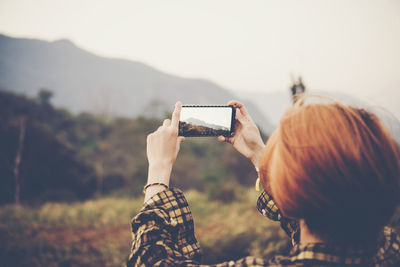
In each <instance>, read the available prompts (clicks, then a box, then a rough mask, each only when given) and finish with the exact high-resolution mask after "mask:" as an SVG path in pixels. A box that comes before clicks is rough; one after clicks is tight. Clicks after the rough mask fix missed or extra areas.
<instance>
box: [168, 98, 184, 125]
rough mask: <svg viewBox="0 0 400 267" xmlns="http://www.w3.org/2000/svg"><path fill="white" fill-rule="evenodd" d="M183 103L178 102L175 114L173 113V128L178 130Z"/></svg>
mask: <svg viewBox="0 0 400 267" xmlns="http://www.w3.org/2000/svg"><path fill="white" fill-rule="evenodd" d="M181 110H182V103H181V102H180V101H178V102H176V104H175V109H174V112H173V113H172V120H171V126H172V127H174V128H178V125H179V118H180V117H181Z"/></svg>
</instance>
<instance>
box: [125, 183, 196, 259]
mask: <svg viewBox="0 0 400 267" xmlns="http://www.w3.org/2000/svg"><path fill="white" fill-rule="evenodd" d="M132 239H133V243H132V250H131V254H130V256H129V258H128V262H127V266H178V265H187V264H189V263H192V264H196V263H198V262H200V259H201V252H200V245H199V243H198V242H197V240H196V238H195V236H194V226H193V218H192V214H191V212H190V209H189V206H188V203H187V201H186V199H185V197H184V196H183V193H182V192H181V191H180V190H178V189H175V188H171V189H169V190H164V191H162V192H160V193H158V194H156V195H154V196H153V197H152V198H150V199H149V200H148V201H147V202H146V203H145V204H144V206H143V207H142V209H141V210H140V212H139V213H138V214H137V215H136V216H135V217H134V218H133V219H132Z"/></svg>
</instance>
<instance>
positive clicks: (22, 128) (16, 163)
mask: <svg viewBox="0 0 400 267" xmlns="http://www.w3.org/2000/svg"><path fill="white" fill-rule="evenodd" d="M25 127H26V117H21V118H20V120H19V138H18V148H17V153H16V155H15V161H14V169H13V173H14V201H15V204H17V205H18V204H19V200H20V196H19V194H20V184H19V165H20V164H21V159H22V151H23V150H24V140H25Z"/></svg>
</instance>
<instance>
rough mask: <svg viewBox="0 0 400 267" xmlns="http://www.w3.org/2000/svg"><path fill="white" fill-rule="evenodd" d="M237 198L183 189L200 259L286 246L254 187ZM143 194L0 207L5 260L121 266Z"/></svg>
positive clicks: (21, 263)
mask: <svg viewBox="0 0 400 267" xmlns="http://www.w3.org/2000/svg"><path fill="white" fill-rule="evenodd" d="M244 192H245V193H243V194H242V195H241V196H240V198H239V199H238V200H236V201H235V202H232V203H229V204H226V203H220V202H216V201H209V200H208V199H207V197H206V196H205V195H204V194H201V193H198V192H195V191H190V192H187V193H186V195H187V198H188V202H189V204H190V207H191V209H192V211H193V216H194V220H195V229H196V236H197V237H198V239H199V241H200V243H201V245H202V248H203V251H204V254H205V255H204V263H215V262H218V261H222V260H228V259H233V258H240V257H242V256H246V255H255V256H264V257H270V256H272V255H274V254H276V253H277V252H282V251H284V250H287V248H288V238H286V237H285V234H284V233H283V231H282V230H280V227H279V224H277V223H273V222H270V221H268V220H267V219H265V218H263V217H262V216H261V215H259V214H258V213H257V211H256V208H255V202H256V193H255V192H254V191H253V190H248V191H244ZM142 201H143V199H142V198H139V199H133V198H115V197H113V198H102V199H98V200H89V201H85V202H81V203H72V204H68V203H46V204H44V205H42V206H39V207H28V206H20V207H16V206H13V205H7V206H3V207H1V208H0V243H1V245H0V251H1V252H0V256H1V257H0V258H1V261H2V263H6V265H3V266H71V267H72V266H123V265H124V263H125V260H126V257H127V255H128V254H129V249H130V238H131V236H130V219H131V218H132V217H133V216H134V215H135V214H136V213H137V212H138V210H139V209H140V207H141V205H142Z"/></svg>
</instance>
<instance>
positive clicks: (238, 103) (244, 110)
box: [228, 100, 249, 116]
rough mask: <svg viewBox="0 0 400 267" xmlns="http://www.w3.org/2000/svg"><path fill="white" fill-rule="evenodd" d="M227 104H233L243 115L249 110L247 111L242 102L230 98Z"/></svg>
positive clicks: (246, 114) (247, 113)
mask: <svg viewBox="0 0 400 267" xmlns="http://www.w3.org/2000/svg"><path fill="white" fill-rule="evenodd" d="M228 106H235V107H236V108H238V109H239V110H240V112H242V114H243V116H248V115H249V112H248V111H247V109H246V107H245V106H244V104H243V103H241V102H239V101H237V100H231V101H229V102H228Z"/></svg>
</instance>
